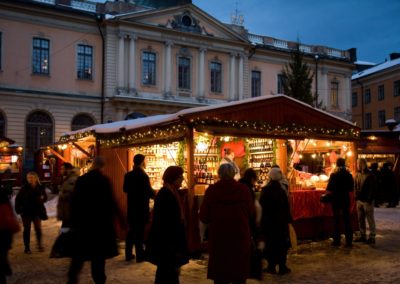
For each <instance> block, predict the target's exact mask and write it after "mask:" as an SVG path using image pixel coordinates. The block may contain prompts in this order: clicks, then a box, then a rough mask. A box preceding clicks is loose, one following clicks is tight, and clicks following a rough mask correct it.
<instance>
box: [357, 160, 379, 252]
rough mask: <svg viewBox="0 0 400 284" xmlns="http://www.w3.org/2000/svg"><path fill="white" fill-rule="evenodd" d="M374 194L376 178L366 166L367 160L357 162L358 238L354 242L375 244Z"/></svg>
mask: <svg viewBox="0 0 400 284" xmlns="http://www.w3.org/2000/svg"><path fill="white" fill-rule="evenodd" d="M375 192H376V178H375V176H374V175H373V174H372V173H371V172H370V170H369V169H368V166H367V160H365V159H359V160H358V172H357V174H356V178H355V195H356V201H357V214H358V224H359V227H360V236H359V237H358V238H356V239H355V240H354V241H355V242H366V243H368V244H375V235H376V226H375V217H374V194H375ZM365 219H367V222H368V228H369V236H368V239H367V229H366V223H365Z"/></svg>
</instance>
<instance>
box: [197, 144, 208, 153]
mask: <svg viewBox="0 0 400 284" xmlns="http://www.w3.org/2000/svg"><path fill="white" fill-rule="evenodd" d="M196 150H197V151H199V152H204V151H206V150H207V144H206V143H204V142H203V141H200V142H199V143H197V145H196Z"/></svg>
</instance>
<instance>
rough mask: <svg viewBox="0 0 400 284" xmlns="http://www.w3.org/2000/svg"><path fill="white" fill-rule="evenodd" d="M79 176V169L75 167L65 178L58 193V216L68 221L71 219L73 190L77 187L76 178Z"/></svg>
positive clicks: (59, 218)
mask: <svg viewBox="0 0 400 284" xmlns="http://www.w3.org/2000/svg"><path fill="white" fill-rule="evenodd" d="M78 177H79V170H78V169H74V170H72V171H71V173H70V174H69V175H68V176H67V177H66V178H65V180H64V182H63V183H62V185H61V187H60V193H59V195H58V203H57V218H58V220H62V221H66V222H68V221H69V220H70V219H71V213H70V210H71V209H70V206H71V197H72V192H73V191H74V189H75V183H76V180H77V179H78Z"/></svg>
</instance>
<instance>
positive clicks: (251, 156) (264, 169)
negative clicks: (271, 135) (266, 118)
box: [247, 138, 275, 189]
mask: <svg viewBox="0 0 400 284" xmlns="http://www.w3.org/2000/svg"><path fill="white" fill-rule="evenodd" d="M247 141H248V162H249V167H251V168H253V169H254V170H255V171H256V172H257V174H258V181H257V187H256V189H260V188H261V187H262V186H264V185H265V184H266V183H267V181H268V172H269V170H270V169H271V167H272V165H273V163H274V160H275V153H274V141H273V140H272V139H264V138H250V139H248V140H247Z"/></svg>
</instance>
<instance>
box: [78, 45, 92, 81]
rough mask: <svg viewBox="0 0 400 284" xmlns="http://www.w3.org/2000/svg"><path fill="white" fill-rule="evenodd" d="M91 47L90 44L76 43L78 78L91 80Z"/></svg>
mask: <svg viewBox="0 0 400 284" xmlns="http://www.w3.org/2000/svg"><path fill="white" fill-rule="evenodd" d="M92 67H93V47H91V46H90V45H84V44H79V45H78V66H77V68H76V69H77V77H78V79H87V80H92V70H93V69H92Z"/></svg>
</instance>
